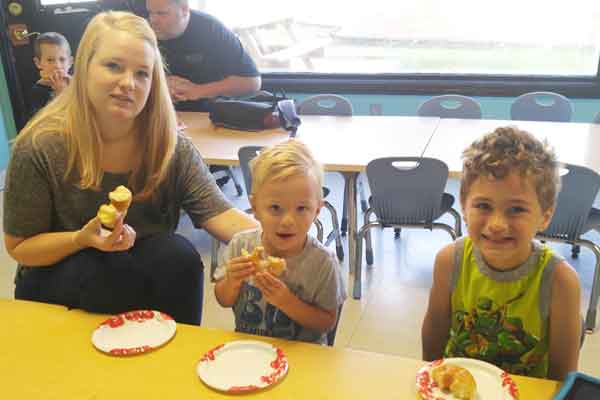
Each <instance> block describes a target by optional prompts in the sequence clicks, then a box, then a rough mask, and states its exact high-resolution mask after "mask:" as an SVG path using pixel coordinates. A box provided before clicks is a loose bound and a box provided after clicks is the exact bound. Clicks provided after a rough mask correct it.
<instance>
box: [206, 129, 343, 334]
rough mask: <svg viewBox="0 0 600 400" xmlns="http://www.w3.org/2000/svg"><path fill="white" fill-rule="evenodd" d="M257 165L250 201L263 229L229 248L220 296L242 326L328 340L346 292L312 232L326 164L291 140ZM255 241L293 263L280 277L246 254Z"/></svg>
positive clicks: (240, 237)
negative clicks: (259, 266)
mask: <svg viewBox="0 0 600 400" xmlns="http://www.w3.org/2000/svg"><path fill="white" fill-rule="evenodd" d="M250 168H251V171H252V193H251V195H250V203H251V205H252V210H253V212H254V216H255V217H256V219H257V220H258V221H259V222H260V223H261V226H262V228H258V229H254V230H249V231H245V232H240V233H238V234H236V235H235V236H234V237H233V239H232V240H231V242H230V243H229V245H228V246H227V247H226V249H225V251H224V254H223V261H224V262H222V263H221V265H222V266H221V267H220V268H219V269H218V270H217V272H216V273H215V276H216V278H217V280H218V281H217V283H216V285H215V295H216V297H217V300H218V301H219V304H221V305H222V306H223V307H232V308H233V312H234V315H235V325H236V331H239V332H245V333H251V334H257V335H265V336H275V337H280V338H285V339H293V340H301V341H306V342H315V343H321V344H325V343H326V335H327V332H328V331H330V330H331V329H332V328H333V327H334V326H335V324H336V321H337V313H338V309H339V307H340V305H341V304H342V303H343V302H344V300H345V298H346V290H345V285H344V282H343V280H342V277H341V274H340V270H339V269H340V268H339V265H338V262H337V258H336V256H335V254H333V253H332V252H331V251H329V250H328V249H327V248H325V247H323V246H322V245H321V243H319V242H318V241H317V240H316V239H315V238H313V237H312V236H310V235H308V231H309V229H310V226H311V225H312V223H313V222H314V220H315V218H317V216H318V215H319V211H320V209H321V206H322V204H323V198H322V189H321V187H322V180H323V171H322V169H321V166H320V165H319V164H318V163H317V162H316V161H315V160H314V158H313V157H312V154H311V153H310V151H309V150H308V148H307V147H306V146H305V145H304V144H302V143H301V142H299V141H296V140H289V141H287V142H284V143H282V144H279V145H277V146H274V147H272V148H270V149H265V150H264V151H263V152H261V153H260V154H259V155H258V156H257V157H256V158H255V159H253V160H252V162H251V164H250ZM256 246H263V247H264V249H265V251H266V253H267V254H268V255H270V256H274V257H282V258H284V259H285V260H286V264H287V268H286V269H285V270H284V271H283V274H282V275H281V276H279V277H276V276H274V275H272V274H271V273H269V272H266V271H265V272H262V271H257V270H256V269H255V268H254V267H253V264H252V262H251V260H250V257H248V256H242V250H243V249H245V250H248V251H249V252H252V250H253V249H254V248H255V247H256Z"/></svg>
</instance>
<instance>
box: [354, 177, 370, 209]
mask: <svg viewBox="0 0 600 400" xmlns="http://www.w3.org/2000/svg"><path fill="white" fill-rule="evenodd" d="M357 181H358V197H359V198H360V209H361V211H362V212H363V213H365V212H367V210H368V209H369V204H367V196H365V185H364V184H363V180H362V179H360V175H359V176H358V178H357Z"/></svg>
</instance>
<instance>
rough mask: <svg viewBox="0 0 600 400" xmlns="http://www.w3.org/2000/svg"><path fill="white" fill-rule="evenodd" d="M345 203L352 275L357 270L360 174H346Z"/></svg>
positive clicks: (349, 262)
mask: <svg viewBox="0 0 600 400" xmlns="http://www.w3.org/2000/svg"><path fill="white" fill-rule="evenodd" d="M343 174H344V181H345V182H344V186H345V190H344V192H345V194H346V198H345V203H346V207H347V215H348V269H349V272H350V274H354V271H355V270H356V265H355V264H356V260H355V258H356V218H357V217H356V214H357V211H356V179H357V177H358V172H344V173H343Z"/></svg>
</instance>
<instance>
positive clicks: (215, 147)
mask: <svg viewBox="0 0 600 400" xmlns="http://www.w3.org/2000/svg"><path fill="white" fill-rule="evenodd" d="M179 116H180V118H181V119H182V120H183V121H184V122H185V123H186V125H187V129H186V131H185V132H186V134H187V135H189V136H190V137H191V139H192V141H193V143H194V144H195V145H196V146H197V147H198V149H199V150H200V153H201V154H202V156H203V157H204V160H205V161H206V162H207V163H208V164H211V165H238V164H239V161H238V155H237V152H238V150H239V148H240V147H242V146H272V145H274V144H276V143H279V142H282V141H284V140H286V139H287V138H288V134H287V133H286V132H284V131H282V130H280V129H274V130H267V131H261V132H244V131H236V130H232V129H226V128H218V127H215V126H214V125H212V123H211V122H210V120H209V119H208V115H207V114H206V113H179ZM301 118H302V125H300V127H299V129H298V135H297V138H298V139H299V140H302V141H303V142H304V143H306V144H307V145H308V147H309V148H310V149H311V150H312V152H313V153H314V155H315V158H316V159H317V160H319V161H320V162H321V163H322V164H323V166H324V168H325V170H327V171H337V172H341V173H342V174H343V175H344V179H345V182H346V190H345V192H346V199H345V202H346V207H347V214H348V257H349V258H348V261H349V266H350V273H353V272H354V270H355V254H356V227H357V221H356V219H357V210H356V179H357V176H358V174H360V173H361V172H363V171H364V170H365V167H366V166H367V164H368V162H369V161H371V160H372V159H374V158H378V157H390V156H398V157H403V156H407V157H408V156H421V155H422V154H423V152H424V151H425V148H426V146H427V143H428V142H429V140H430V139H431V136H432V135H433V132H434V131H435V129H436V127H437V125H438V123H439V121H440V119H439V118H429V117H400V116H352V117H329V116H308V115H303V116H302V117H301Z"/></svg>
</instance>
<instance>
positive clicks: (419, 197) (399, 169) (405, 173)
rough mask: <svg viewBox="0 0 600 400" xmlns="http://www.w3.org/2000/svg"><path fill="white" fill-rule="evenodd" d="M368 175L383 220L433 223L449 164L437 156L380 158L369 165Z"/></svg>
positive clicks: (394, 222)
mask: <svg viewBox="0 0 600 400" xmlns="http://www.w3.org/2000/svg"><path fill="white" fill-rule="evenodd" d="M367 178H368V179H369V186H370V187H371V194H372V198H371V206H372V207H373V211H374V212H375V215H376V216H377V218H378V219H379V220H381V221H382V222H383V223H389V224H402V223H421V222H425V223H431V222H433V220H434V219H435V218H437V216H438V215H439V213H440V205H441V201H442V194H443V193H444V188H445V187H446V181H447V179H448V166H447V165H446V164H445V163H444V162H442V161H440V160H437V159H435V158H422V157H387V158H378V159H375V160H373V161H371V162H369V164H368V165H367Z"/></svg>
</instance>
